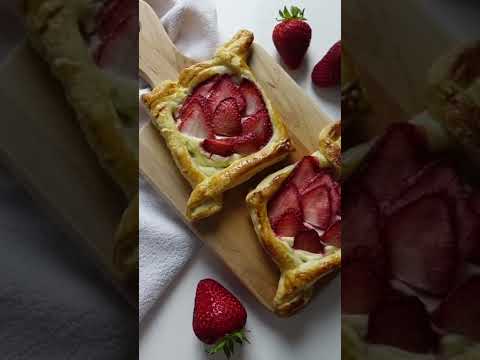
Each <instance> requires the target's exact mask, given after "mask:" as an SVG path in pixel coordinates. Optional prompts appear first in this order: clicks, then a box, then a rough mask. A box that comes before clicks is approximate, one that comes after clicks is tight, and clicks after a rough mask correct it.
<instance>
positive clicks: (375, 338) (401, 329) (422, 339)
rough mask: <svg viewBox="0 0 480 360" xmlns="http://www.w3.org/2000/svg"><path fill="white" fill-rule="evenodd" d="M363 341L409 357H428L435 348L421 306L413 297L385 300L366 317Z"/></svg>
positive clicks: (426, 314) (432, 336) (431, 332)
mask: <svg viewBox="0 0 480 360" xmlns="http://www.w3.org/2000/svg"><path fill="white" fill-rule="evenodd" d="M367 341H368V342H369V343H371V344H381V345H388V346H393V347H397V348H400V349H402V350H405V351H409V352H413V353H428V352H430V351H432V350H433V349H434V347H435V345H436V336H435V334H434V332H433V330H432V328H431V326H430V319H429V316H428V312H427V310H426V309H425V305H423V303H422V302H421V301H420V300H419V299H418V298H417V297H415V296H400V295H398V296H391V297H385V298H384V300H383V301H382V302H381V303H380V304H378V305H377V307H376V308H375V310H374V311H373V312H372V313H371V314H370V317H369V321H368V333H367Z"/></svg>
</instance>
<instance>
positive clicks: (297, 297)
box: [246, 124, 341, 316]
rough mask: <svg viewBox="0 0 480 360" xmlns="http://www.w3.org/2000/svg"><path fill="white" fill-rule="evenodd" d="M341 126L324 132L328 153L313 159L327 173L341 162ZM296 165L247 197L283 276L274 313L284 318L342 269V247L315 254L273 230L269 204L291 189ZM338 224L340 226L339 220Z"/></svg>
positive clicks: (261, 235) (256, 224)
mask: <svg viewBox="0 0 480 360" xmlns="http://www.w3.org/2000/svg"><path fill="white" fill-rule="evenodd" d="M339 127H340V125H339V124H334V125H331V126H328V127H327V128H325V129H324V130H323V131H322V132H321V137H320V148H323V149H324V150H327V151H326V152H325V153H323V152H322V151H321V150H320V151H317V152H315V153H314V154H312V156H311V157H314V158H315V159H317V161H318V164H319V166H320V168H321V169H323V170H326V171H329V170H332V168H333V169H334V168H335V167H336V166H337V165H338V164H339V162H340V143H341V137H340V133H339ZM311 157H309V158H311ZM304 159H305V158H304ZM296 166H298V164H293V165H290V166H287V167H285V168H284V169H281V170H279V171H277V172H275V173H273V174H271V175H269V176H268V177H266V178H265V179H264V180H263V181H262V182H260V184H259V185H258V186H257V187H256V188H255V189H254V190H252V191H251V192H250V193H249V194H248V195H247V198H246V202H247V206H248V208H249V212H250V216H251V219H252V223H253V226H254V229H255V232H256V233H257V236H258V239H259V241H260V243H261V245H262V246H263V248H264V250H265V251H266V252H267V253H268V254H269V255H270V256H271V257H272V259H273V261H274V262H275V263H276V264H277V266H278V268H279V270H280V273H281V275H280V280H279V283H278V288H277V291H276V294H275V297H274V299H273V308H274V311H275V312H276V313H277V314H278V315H280V316H290V315H292V314H294V313H295V312H297V311H298V310H299V309H300V308H302V307H303V306H304V305H306V304H307V303H308V302H309V301H310V299H311V298H312V296H313V286H314V284H315V283H316V282H317V281H318V280H320V279H321V278H324V277H325V276H326V275H328V274H331V273H332V272H334V271H335V270H338V269H339V268H340V266H341V248H340V246H329V247H327V248H328V251H325V253H323V254H321V255H320V254H312V253H309V252H308V251H303V250H297V249H295V248H294V247H293V246H294V245H292V240H291V239H288V237H285V238H284V237H282V236H279V235H277V234H276V233H275V231H274V229H273V225H272V222H271V219H270V216H269V202H271V201H274V200H273V199H275V195H276V194H278V193H279V192H280V191H281V190H282V188H285V186H289V182H291V181H292V176H293V174H294V173H295V169H296ZM323 170H322V171H323ZM337 170H338V169H335V170H334V171H332V172H331V173H332V176H335V177H336V176H338V175H336V174H337ZM333 174H335V175H333ZM335 221H336V222H338V225H340V224H339V222H340V220H339V217H338V219H337V220H335ZM335 224H336V223H335ZM330 227H333V225H330ZM307 230H308V229H307ZM326 232H327V230H326V231H325V232H324V234H325V233H326ZM322 239H323V238H322Z"/></svg>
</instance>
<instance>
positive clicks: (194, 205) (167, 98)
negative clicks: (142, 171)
mask: <svg viewBox="0 0 480 360" xmlns="http://www.w3.org/2000/svg"><path fill="white" fill-rule="evenodd" d="M252 42H253V34H252V33H251V32H250V31H247V30H240V31H239V32H238V33H237V34H235V36H234V37H233V38H232V39H231V40H230V41H228V42H227V43H225V44H224V45H223V46H221V47H220V48H219V49H218V50H217V51H216V53H215V55H214V57H213V58H212V59H210V60H207V61H204V62H201V63H198V64H195V65H192V66H190V67H188V68H186V69H184V70H182V71H181V73H180V74H179V78H178V80H177V81H165V82H163V83H162V84H160V85H159V86H157V87H156V88H154V89H153V90H152V91H151V92H150V93H148V94H146V95H144V96H143V101H144V103H145V105H146V106H147V108H148V109H149V111H150V114H151V116H152V119H153V120H152V121H153V123H154V125H155V126H156V128H157V129H158V130H159V132H160V134H161V135H162V137H163V138H164V140H165V143H166V145H167V147H168V148H169V150H170V152H171V154H172V157H173V159H174V161H175V163H176V165H177V167H178V169H179V170H180V172H181V173H182V175H183V176H184V177H185V178H186V179H187V181H188V182H189V183H190V185H191V186H192V188H193V191H192V193H191V194H190V198H189V200H188V203H187V208H186V216H187V218H189V219H190V220H198V219H202V218H205V217H208V216H211V215H213V214H215V213H217V212H218V211H220V210H221V208H222V204H223V193H224V192H225V191H227V190H229V189H231V188H234V187H236V186H238V185H239V184H241V183H243V182H245V181H246V180H248V179H249V178H251V177H252V176H253V175H255V174H256V173H258V172H260V171H261V170H263V169H265V168H266V167H269V166H270V165H272V164H274V163H276V162H278V161H280V160H281V159H282V158H284V157H285V156H287V154H288V153H289V152H290V151H291V148H292V147H291V144H290V140H289V137H288V133H287V130H286V128H285V126H284V125H283V121H282V119H281V117H280V115H279V114H278V113H277V112H276V111H275V109H274V108H273V107H272V104H271V103H270V101H269V100H268V98H267V96H266V94H265V93H264V91H263V90H262V88H261V86H260V84H259V83H258V82H257V81H256V79H255V77H254V75H253V73H252V72H251V70H250V68H249V67H248V64H247V60H248V56H249V53H250V49H251V44H252ZM222 81H223V83H222ZM244 84H245V86H249V87H250V89H252V88H253V90H251V91H254V92H255V91H257V92H255V93H256V94H259V95H258V98H256V101H257V103H259V102H260V103H262V105H261V106H260V108H259V109H260V111H258V112H257V113H255V114H253V113H251V114H250V113H249V112H250V111H251V109H250V108H251V106H254V105H255V104H253V105H252V104H250V103H249V100H250V98H249V97H247V98H246V97H244V96H243V93H241V94H240V95H239V96H238V98H237V95H238V94H237V93H238V92H241V91H242V89H243V88H242V86H243V85H244ZM206 86H208V87H209V88H208V89H209V90H208V91H206V90H205V91H204V90H203V89H204V88H205V87H206ZM222 86H224V87H226V88H227V90H228V91H231V94H230V95H231V96H233V97H230V99H233V100H234V101H235V102H236V105H235V106H236V109H237V110H236V111H238V112H239V113H242V112H243V115H242V133H241V134H237V135H235V136H233V135H232V136H230V135H228V136H222V135H225V134H223V133H222V132H221V130H215V127H214V125H212V123H211V121H212V118H214V116H217V112H219V113H220V115H221V113H222V112H221V111H220V110H218V109H219V107H220V105H221V103H223V101H225V102H227V103H228V100H229V98H228V97H226V96H224V98H223V99H221V103H216V102H215V99H216V97H218V96H223V93H221V91H220V90H219V88H220V89H222V88H221V87H222ZM231 88H233V89H231ZM255 88H256V89H257V90H255ZM201 91H203V92H201ZM222 91H226V90H222ZM198 94H201V95H198ZM232 94H233V95H232ZM242 98H243V100H242ZM245 98H246V100H245ZM212 99H213V100H212ZM195 101H196V102H197V103H196V104H194V106H196V107H197V110H196V111H197V113H196V116H197V117H198V116H200V117H202V119H204V118H205V120H202V121H204V124H203V125H202V124H201V126H203V128H202V129H201V130H198V128H194V126H193V125H192V127H188V126H187V125H185V124H187V123H188V121H190V119H191V118H190V117H189V115H190V114H191V112H190V111H193V110H191V108H192V107H193V106H192V103H193V102H195ZM245 104H246V105H245ZM224 105H227V104H226V103H225V104H224ZM230 105H231V104H230ZM257 105H258V104H257ZM189 106H190V107H189ZM232 106H233V105H232ZM198 109H200V110H198ZM259 109H256V110H259ZM261 111H263V112H262V116H263V120H264V121H266V120H265V119H268V124H270V125H269V126H270V127H271V130H268V131H267V132H268V134H270V132H271V137H270V138H269V139H265V141H264V143H262V144H261V146H258V148H256V149H255V151H252V150H251V149H250V148H247V149H245V148H244V147H242V146H240V145H249V143H248V141H249V140H248V139H247V138H248V137H249V136H251V134H248V133H243V131H244V130H243V125H245V122H246V120H247V118H248V117H252V116H253V117H255V116H257V114H259V113H260V112H261ZM185 113H187V114H185ZM198 113H200V115H198ZM265 114H266V115H265ZM265 116H266V117H265ZM199 121H200V120H199ZM238 121H240V119H238ZM216 124H217V126H220V127H221V126H222V125H223V124H222V123H216ZM268 124H267V125H268ZM195 126H196V125H195ZM184 127H187V130H185V129H184ZM212 129H213V130H215V131H217V132H216V133H213V132H214V131H213V130H212ZM227 130H228V131H230V130H229V129H227ZM199 131H200V134H198V132H199ZM202 131H203V133H202ZM259 131H262V130H259ZM192 134H193V135H192ZM227 134H230V133H227ZM245 139H247V142H245ZM267 140H268V141H267ZM242 141H243V143H242ZM207 143H208V144H209V145H212V144H213V145H212V147H215V149H213V150H212V151H211V152H209V151H207V149H209V148H207V147H206V146H205V144H207ZM239 144H240V145H239ZM230 146H231V147H232V149H230ZM216 147H219V149H217V148H216ZM237 149H238V150H237Z"/></svg>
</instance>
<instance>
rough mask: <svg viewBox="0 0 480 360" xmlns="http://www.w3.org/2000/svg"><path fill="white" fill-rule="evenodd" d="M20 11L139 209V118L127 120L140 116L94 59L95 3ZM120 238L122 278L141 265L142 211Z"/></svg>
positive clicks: (50, 3)
mask: <svg viewBox="0 0 480 360" xmlns="http://www.w3.org/2000/svg"><path fill="white" fill-rule="evenodd" d="M22 10H23V12H24V15H25V18H26V26H27V33H28V36H29V39H30V42H31V43H32V45H33V46H34V47H35V49H36V50H37V51H38V52H39V54H40V55H41V56H42V57H43V59H44V60H45V61H46V62H47V63H48V64H49V66H50V69H51V71H52V73H53V75H54V76H55V77H56V79H57V80H58V81H59V82H60V83H61V84H62V86H63V89H64V91H65V95H66V98H67V100H68V102H69V104H70V105H71V106H72V108H73V109H74V111H75V113H76V118H77V122H78V124H79V125H80V128H81V129H82V132H83V136H85V138H86V139H87V141H88V143H89V145H90V146H91V148H92V149H93V151H94V152H95V154H96V156H97V158H98V160H99V163H100V165H101V166H102V167H103V169H104V170H105V171H106V172H107V173H108V174H109V175H110V177H111V178H112V179H113V180H114V182H115V183H116V184H117V185H118V186H119V187H120V188H121V189H122V191H123V193H124V194H125V197H126V199H127V201H129V202H130V206H129V209H130V208H131V209H135V207H136V208H137V209H138V129H137V123H136V122H135V121H130V122H129V124H126V123H125V118H129V119H130V120H131V118H132V117H136V116H138V114H137V109H138V105H137V98H136V96H132V94H134V93H131V89H130V88H129V86H128V85H126V82H125V81H124V80H121V79H118V78H113V77H112V76H109V75H108V74H107V73H106V72H104V71H102V70H101V69H100V68H99V67H98V66H97V65H96V64H95V62H94V60H93V58H92V55H91V53H90V51H89V48H88V45H87V43H86V41H85V39H84V37H83V35H82V31H81V29H80V27H81V26H87V24H88V23H89V21H90V20H89V19H92V18H93V17H94V12H95V4H94V2H92V1H90V0H71V1H64V0H25V1H23V3H22ZM133 89H134V91H136V88H133ZM129 99H133V101H134V103H133V104H132V103H131V100H130V101H129ZM135 224H136V231H135V229H134V226H135ZM135 233H136V236H134V235H135ZM113 237H114V234H112V239H113ZM116 238H117V240H116V244H115V245H114V249H115V248H116V247H120V248H121V249H115V250H114V252H115V256H113V254H112V257H113V261H114V265H115V266H116V268H117V270H118V271H119V273H120V274H121V276H130V275H131V274H132V273H136V272H137V269H138V256H136V257H135V254H138V211H133V210H127V211H126V213H125V214H124V215H123V216H122V219H121V220H120V224H119V229H118V231H117V235H116ZM126 242H128V243H129V244H128V246H127V245H126V244H125V243H126ZM125 248H128V249H132V253H128V254H127V252H126V251H125V250H124V249H125ZM135 249H136V250H135ZM135 258H136V260H135ZM125 264H128V266H126V265H125ZM126 272H127V273H128V274H127V273H126Z"/></svg>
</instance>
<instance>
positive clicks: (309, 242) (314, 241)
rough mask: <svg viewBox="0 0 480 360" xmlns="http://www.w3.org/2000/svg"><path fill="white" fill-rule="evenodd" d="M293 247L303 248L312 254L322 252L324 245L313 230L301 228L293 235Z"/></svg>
mask: <svg viewBox="0 0 480 360" xmlns="http://www.w3.org/2000/svg"><path fill="white" fill-rule="evenodd" d="M293 248H294V249H297V250H304V251H308V252H311V253H314V254H322V253H323V251H324V249H325V245H323V244H322V242H321V241H320V236H318V233H317V232H316V231H315V230H311V229H310V230H303V231H301V232H299V233H298V234H297V235H296V236H295V241H294V242H293Z"/></svg>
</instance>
